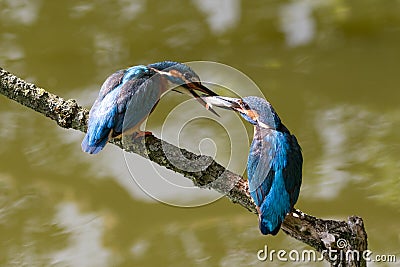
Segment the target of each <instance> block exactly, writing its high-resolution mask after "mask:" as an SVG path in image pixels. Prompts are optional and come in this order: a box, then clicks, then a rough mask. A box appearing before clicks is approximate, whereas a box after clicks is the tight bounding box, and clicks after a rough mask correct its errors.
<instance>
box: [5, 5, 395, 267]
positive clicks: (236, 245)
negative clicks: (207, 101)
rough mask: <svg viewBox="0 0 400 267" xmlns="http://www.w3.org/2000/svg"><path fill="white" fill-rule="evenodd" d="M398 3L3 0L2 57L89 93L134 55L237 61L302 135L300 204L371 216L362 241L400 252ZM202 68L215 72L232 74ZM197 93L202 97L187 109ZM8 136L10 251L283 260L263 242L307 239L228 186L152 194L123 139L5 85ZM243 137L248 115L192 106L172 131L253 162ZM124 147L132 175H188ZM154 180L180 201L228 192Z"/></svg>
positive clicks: (92, 261)
mask: <svg viewBox="0 0 400 267" xmlns="http://www.w3.org/2000/svg"><path fill="white" fill-rule="evenodd" d="M399 11H400V1H386V0H371V1H361V0H358V1H351V3H350V2H347V1H340V0H329V1H317V0H316V1H312V0H300V1H240V0H224V1H211V0H207V1H204V0H203V1H201V0H192V1H177V0H175V1H167V2H160V1H146V0H136V1H127V0H116V1H101V2H100V1H97V2H93V1H84V0H73V1H50V0H33V1H24V0H1V1H0V66H1V67H3V68H5V69H7V70H9V71H11V72H12V73H15V74H16V75H18V76H20V77H23V78H25V79H26V80H28V81H30V82H34V83H36V84H37V85H39V86H42V87H43V88H46V89H47V90H49V91H51V92H53V93H55V94H58V95H60V96H62V97H64V98H75V99H77V101H78V102H79V103H80V104H82V105H85V106H87V107H90V105H91V104H92V103H93V101H94V99H95V98H96V95H97V92H98V89H99V87H100V85H101V84H102V82H103V81H104V79H105V77H106V76H108V75H109V74H110V73H112V72H114V71H115V70H117V69H121V68H125V67H127V66H131V65H137V64H148V63H152V62H157V61H162V60H166V59H168V60H175V61H182V62H187V61H196V60H205V61H216V62H221V63H224V64H227V65H230V66H232V67H234V68H236V69H238V70H240V71H242V72H243V73H245V74H246V75H248V76H249V77H250V78H251V79H252V80H253V81H254V82H255V83H256V84H257V85H258V86H259V88H261V90H262V93H263V94H264V95H265V96H266V97H267V99H268V100H269V101H270V102H271V103H272V104H273V105H274V107H275V109H276V110H277V111H278V113H279V115H280V116H281V118H282V120H283V121H284V123H285V124H286V126H287V127H288V128H289V129H290V130H291V131H292V132H293V133H294V134H295V135H296V136H297V138H298V140H299V142H300V144H301V146H302V148H303V153H304V158H305V162H304V172H303V177H304V178H303V185H302V190H301V196H300V199H299V202H298V204H297V207H298V208H300V209H302V210H303V211H305V212H307V213H310V214H312V215H314V216H317V217H322V218H334V219H341V220H345V219H346V218H347V216H349V215H353V214H356V215H359V216H362V217H363V218H364V222H365V225H366V229H367V232H368V238H369V239H368V242H369V248H370V249H371V250H372V251H373V252H374V253H375V254H396V255H397V256H398V260H400V256H399V254H400V246H399V245H400V232H399V229H400V200H399V196H398V192H399V190H400V166H399V165H400V163H399V160H398V159H399V155H400V142H399V135H398V133H399V132H400V107H399V99H400V90H399V84H400V75H399V69H400V60H399V59H400V49H399V48H400V12H399ZM196 70H197V69H196ZM198 71H199V73H200V76H201V77H202V78H204V79H206V80H207V81H210V82H218V81H219V80H221V79H227V77H223V76H222V77H221V76H219V73H218V72H210V71H209V72H207V71H206V70H203V71H201V70H198ZM228 78H229V77H228ZM227 83H230V84H232V86H233V87H234V85H235V81H227ZM217 90H219V89H218V88H217ZM241 90H243V88H242V89H241ZM186 99H187V98H186V97H185V96H180V95H178V94H174V93H170V94H168V95H167V96H165V97H164V98H163V99H162V101H161V103H160V105H159V106H158V107H157V109H156V110H155V112H154V113H153V114H152V116H151V119H150V121H149V124H148V125H149V128H150V130H153V131H154V132H155V133H156V134H157V133H159V132H160V129H161V128H162V124H163V121H164V120H165V118H166V116H167V113H169V111H170V110H171V109H173V108H174V107H175V106H176V105H178V104H179V103H181V102H182V101H184V100H186ZM194 105H196V107H194ZM200 109H201V107H200V106H199V105H197V104H195V103H194V104H193V110H190V109H187V112H188V114H190V112H194V113H196V112H200V111H199V110H200ZM224 114H225V113H224ZM232 116H233V114H232ZM233 117H234V116H233ZM227 120H228V119H227ZM175 121H176V123H177V125H178V121H179V120H178V119H177V120H175ZM238 125H239V124H238ZM169 127H170V128H169V129H171V127H172V129H173V128H174V124H173V122H172V123H169ZM176 127H178V126H176ZM179 127H181V125H180V124H179ZM241 127H242V126H241ZM246 129H247V131H248V134H249V136H251V134H252V129H251V127H249V126H248V125H247V126H246V128H245V129H244V130H246ZM244 132H246V131H244ZM229 135H231V137H232V138H233V139H234V138H239V139H235V140H242V141H236V142H235V143H233V144H232V145H233V146H234V147H235V149H237V151H240V153H238V152H235V154H234V158H233V159H232V160H231V161H229V157H230V153H231V151H232V150H231V148H230V145H231V144H230V142H228V141H227V139H228V136H229ZM0 137H1V140H2V145H1V146H0V156H1V160H0V237H1V238H0V248H1V249H0V264H1V265H4V266H21V265H24V264H26V265H29V266H48V265H52V266H248V265H253V266H265V265H269V266H280V265H284V264H287V263H283V262H278V261H274V262H267V263H265V262H259V261H258V260H257V255H256V253H257V251H258V250H259V249H262V248H264V245H266V244H267V245H268V247H269V248H271V249H277V250H278V249H286V250H290V249H298V250H302V249H306V248H307V246H305V245H304V244H303V243H301V242H298V241H295V240H293V239H291V238H288V237H287V236H286V235H285V234H283V233H282V232H281V233H279V234H278V235H277V236H276V237H264V236H262V235H260V234H259V232H258V229H257V218H256V217H255V216H254V215H252V214H250V213H249V212H247V211H246V210H245V209H243V208H242V207H240V206H238V205H234V204H232V203H230V202H229V200H227V199H225V198H221V199H219V200H218V201H216V202H213V203H211V204H209V205H205V206H202V207H197V208H178V207H173V206H169V205H165V204H162V203H160V202H157V201H155V200H154V199H152V198H150V197H148V196H147V195H146V194H145V193H144V192H143V191H142V190H141V189H140V188H139V187H138V186H137V184H136V183H135V182H134V181H133V180H132V177H131V175H130V173H129V171H128V169H127V167H126V164H125V159H124V155H123V153H122V152H121V151H120V150H119V149H117V148H115V147H113V146H107V148H106V149H105V150H104V151H103V152H102V153H100V154H99V155H97V156H90V155H86V154H84V153H83V152H81V149H80V142H81V139H82V138H83V134H82V133H79V132H75V131H73V130H63V129H60V128H58V127H57V126H56V124H54V122H52V121H50V120H49V119H47V118H45V117H43V116H42V115H40V114H37V113H35V112H33V111H31V110H28V109H27V108H25V107H23V106H20V105H19V104H16V103H14V102H11V101H10V100H8V99H6V98H4V97H0ZM165 137H166V139H167V140H169V141H174V139H173V138H174V137H173V133H172V134H168V131H167V134H166V136H165ZM204 138H210V139H212V140H213V142H211V141H207V140H206V141H204V140H203V139H204ZM240 138H242V139H240ZM247 138H248V137H247V135H246V137H245V138H244V140H243V129H242V130H237V131H235V130H230V132H229V133H226V132H225V131H224V129H222V128H221V125H219V124H217V123H214V122H212V121H211V122H210V121H206V120H199V121H194V122H193V123H189V124H187V125H185V127H183V128H182V134H181V136H180V139H179V144H180V145H181V146H183V147H186V148H188V149H190V150H192V151H194V152H199V151H203V152H205V153H207V154H210V155H216V157H217V160H218V161H219V162H221V163H222V164H224V165H225V166H227V165H228V163H230V165H229V168H230V169H232V170H234V171H236V172H241V173H244V168H245V160H246V157H247V155H246V153H245V152H244V151H247V149H248V140H246V139H247ZM202 140H203V141H204V142H203V141H202ZM128 160H129V162H130V165H131V166H132V167H133V168H134V167H135V166H136V167H137V169H135V168H134V169H135V171H136V172H135V176H136V177H137V178H140V179H142V180H146V178H147V177H153V176H154V175H155V174H154V173H161V174H162V175H163V176H165V177H170V179H173V180H174V181H176V182H177V183H179V184H181V185H182V186H190V182H188V181H186V180H185V178H182V177H181V176H180V175H176V174H173V173H171V172H169V171H166V170H164V169H162V168H159V167H157V166H153V165H152V164H150V163H148V162H147V161H145V160H143V159H141V158H139V157H136V156H132V155H130V156H129V159H128ZM149 179H150V178H149ZM152 186H153V187H154V190H156V191H157V193H158V194H159V196H161V197H162V198H165V199H167V200H168V201H171V202H179V203H181V202H185V203H186V204H187V203H189V204H190V203H193V205H195V204H196V203H198V202H202V201H203V199H208V198H214V197H216V198H218V197H219V196H218V195H216V194H215V193H213V192H209V191H204V190H203V191H204V192H199V191H201V190H197V191H196V192H194V193H190V194H186V195H181V194H177V193H176V192H175V191H170V190H165V188H163V187H162V186H160V185H158V184H157V183H153V184H152ZM292 264H293V265H304V266H311V265H312V266H326V264H325V263H292ZM371 266H394V264H389V263H387V264H385V263H375V264H371Z"/></svg>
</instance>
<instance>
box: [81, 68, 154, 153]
mask: <svg viewBox="0 0 400 267" xmlns="http://www.w3.org/2000/svg"><path fill="white" fill-rule="evenodd" d="M147 70H148V68H147V67H145V66H135V67H131V68H129V69H127V70H121V71H117V72H116V73H114V74H112V75H110V76H109V77H108V78H107V79H106V81H105V82H104V83H103V85H102V87H101V90H100V93H99V96H98V98H97V99H96V101H95V103H94V104H93V107H92V108H91V110H90V112H89V123H88V130H87V133H86V136H85V138H84V140H83V142H82V149H83V151H85V152H88V153H91V154H96V153H98V152H100V151H101V150H102V149H103V148H104V146H105V145H106V143H107V141H108V140H109V138H110V137H114V136H116V135H118V134H120V133H121V132H122V130H123V127H122V126H123V122H124V117H125V112H126V108H127V106H128V105H127V104H128V102H129V100H130V99H131V98H132V96H133V95H135V93H136V92H137V90H138V88H141V87H140V85H142V84H143V83H144V82H145V81H146V79H147V78H148V77H146V75H149V73H148V72H147Z"/></svg>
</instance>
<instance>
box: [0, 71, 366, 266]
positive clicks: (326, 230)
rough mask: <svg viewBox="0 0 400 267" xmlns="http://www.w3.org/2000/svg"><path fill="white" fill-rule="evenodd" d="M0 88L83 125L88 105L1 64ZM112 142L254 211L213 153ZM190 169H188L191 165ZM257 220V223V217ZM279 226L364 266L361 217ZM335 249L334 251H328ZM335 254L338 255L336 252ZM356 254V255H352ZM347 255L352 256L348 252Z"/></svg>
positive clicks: (296, 219) (242, 185)
mask: <svg viewBox="0 0 400 267" xmlns="http://www.w3.org/2000/svg"><path fill="white" fill-rule="evenodd" d="M0 93H1V94H3V95H4V96H6V97H8V98H9V99H12V100H14V101H16V102H18V103H20V104H22V105H24V106H27V107H29V108H31V109H33V110H34V111H37V112H39V113H41V114H43V115H45V116H47V117H49V118H50V119H52V120H54V121H56V123H57V124H58V125H59V126H60V127H63V128H67V129H69V128H72V129H75V130H79V131H82V132H86V130H87V119H88V114H89V112H88V110H87V109H85V108H83V107H81V106H80V105H78V103H77V102H76V101H75V100H73V99H68V100H65V99H63V98H61V97H59V96H57V95H54V94H52V93H50V92H48V91H46V90H44V89H42V88H39V87H37V86H36V85H34V84H31V83H28V82H26V81H24V80H22V79H20V78H18V77H16V76H14V75H13V74H11V73H9V72H7V71H5V70H4V69H2V68H0ZM111 143H113V144H114V145H117V146H119V147H120V148H121V149H124V150H125V151H127V152H133V153H136V154H138V155H140V156H142V157H145V158H148V159H149V160H151V161H153V162H155V163H157V164H159V165H161V166H163V167H166V168H168V169H170V170H173V171H175V172H178V173H180V174H182V175H183V176H185V177H186V178H189V179H190V180H192V181H193V183H194V184H195V185H196V186H198V187H201V188H209V189H213V190H216V191H218V192H220V193H223V194H226V197H227V198H229V199H230V200H231V201H232V202H233V203H238V204H240V205H241V206H243V207H244V208H246V209H247V210H249V211H251V212H253V213H256V209H255V206H254V203H253V201H252V200H251V198H250V195H249V192H248V188H247V182H246V181H245V180H244V179H243V177H241V176H240V175H238V174H235V173H233V172H231V171H229V170H226V169H225V168H224V167H223V166H221V165H220V164H218V163H217V162H215V161H214V160H213V159H212V158H211V157H208V156H204V155H197V154H194V153H192V152H190V151H187V150H185V149H182V148H179V147H176V146H174V145H172V144H169V143H167V142H165V141H163V140H160V139H158V138H157V137H155V136H146V137H145V138H139V139H136V140H124V143H123V144H122V141H121V140H112V141H111ZM165 151H176V152H178V154H180V155H179V156H182V155H183V156H184V157H185V158H186V159H195V160H196V162H207V166H208V167H207V168H205V169H203V170H201V171H195V172H191V171H187V170H188V169H187V168H178V167H177V166H176V164H172V163H171V160H170V159H171V157H174V154H173V153H172V154H170V153H169V154H168V155H166V153H165ZM189 169H190V168H189ZM255 223H256V222H255ZM282 230H283V231H284V232H285V233H286V234H288V235H289V236H291V237H293V238H295V239H297V240H300V241H302V242H304V243H306V244H308V245H310V246H311V247H313V248H314V249H315V250H317V251H319V252H324V251H325V252H324V258H325V259H326V260H327V261H328V262H329V263H330V264H331V265H332V266H366V261H365V259H363V257H362V252H363V251H365V250H366V249H367V234H366V231H365V228H364V223H363V220H362V218H360V217H357V216H351V217H349V218H348V220H347V222H345V221H335V220H323V219H319V218H316V217H313V216H310V215H307V214H305V213H303V212H301V211H300V210H294V211H293V212H291V213H290V214H288V215H287V216H286V219H285V221H284V222H283V224H282ZM341 239H343V240H345V241H346V242H345V246H344V247H341V246H339V247H338V243H337V242H338V240H341ZM333 250H337V253H335V254H334V255H333V256H331V257H330V255H329V254H328V253H327V252H329V251H333ZM351 251H358V252H359V256H360V257H359V259H357V258H356V257H353V258H346V257H340V255H346V253H347V254H349V255H350V254H352V253H348V252H351ZM335 255H337V257H334V256H335ZM352 255H354V254H352ZM350 256H351V255H350Z"/></svg>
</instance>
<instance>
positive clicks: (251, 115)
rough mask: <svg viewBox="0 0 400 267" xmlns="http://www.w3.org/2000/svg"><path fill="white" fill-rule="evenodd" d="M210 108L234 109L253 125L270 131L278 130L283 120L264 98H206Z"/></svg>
mask: <svg viewBox="0 0 400 267" xmlns="http://www.w3.org/2000/svg"><path fill="white" fill-rule="evenodd" d="M203 99H204V100H205V102H207V104H208V105H210V106H217V107H221V108H225V109H233V110H235V111H237V112H239V113H240V115H241V116H242V117H243V118H244V119H245V120H247V121H248V122H250V123H251V124H253V125H258V126H260V127H263V128H268V129H278V128H279V127H280V126H281V120H280V119H279V116H278V114H277V113H276V112H275V110H274V108H273V107H272V106H271V104H270V103H269V102H268V101H267V100H265V99H264V98H261V97H257V96H247V97H244V98H231V97H222V96H213V97H204V98H203Z"/></svg>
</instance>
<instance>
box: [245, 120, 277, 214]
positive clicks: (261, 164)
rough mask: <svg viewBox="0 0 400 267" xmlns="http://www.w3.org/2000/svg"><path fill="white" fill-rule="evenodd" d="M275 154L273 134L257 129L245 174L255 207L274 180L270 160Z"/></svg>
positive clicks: (269, 131)
mask: <svg viewBox="0 0 400 267" xmlns="http://www.w3.org/2000/svg"><path fill="white" fill-rule="evenodd" d="M275 154H276V147H275V138H274V132H273V131H271V130H269V129H264V128H261V127H257V128H256V130H255V134H254V139H253V142H252V145H251V148H250V153H249V159H248V166H247V172H248V173H247V174H248V181H249V189H250V194H251V195H252V197H253V200H254V201H255V203H256V204H257V206H261V203H262V201H263V200H264V198H265V196H266V195H267V194H268V192H269V190H270V189H271V185H272V182H273V179H274V170H273V169H272V160H273V158H274V157H275Z"/></svg>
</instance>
